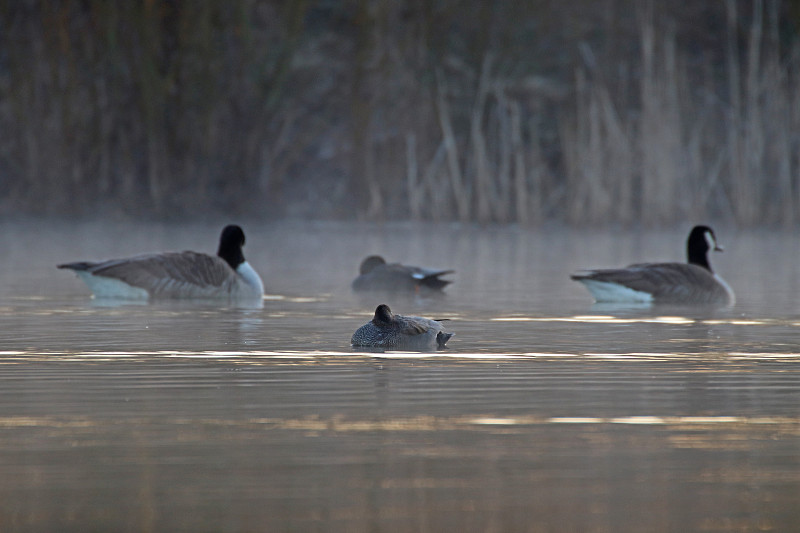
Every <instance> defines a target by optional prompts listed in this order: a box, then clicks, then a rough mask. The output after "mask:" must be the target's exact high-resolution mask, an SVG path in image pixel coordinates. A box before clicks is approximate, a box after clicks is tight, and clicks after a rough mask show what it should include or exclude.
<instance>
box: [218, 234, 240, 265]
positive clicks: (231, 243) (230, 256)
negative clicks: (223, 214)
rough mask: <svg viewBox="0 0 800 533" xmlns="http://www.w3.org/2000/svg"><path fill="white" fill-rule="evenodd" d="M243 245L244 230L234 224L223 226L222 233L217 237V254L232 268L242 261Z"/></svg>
mask: <svg viewBox="0 0 800 533" xmlns="http://www.w3.org/2000/svg"><path fill="white" fill-rule="evenodd" d="M242 246H244V231H242V228H240V227H239V226H236V225H230V226H225V229H223V230H222V235H220V237H219V248H218V249H217V255H218V256H219V257H220V258H222V259H224V260H225V262H226V263H228V264H229V265H230V266H231V268H232V269H234V270H236V268H237V267H238V266H239V265H241V264H242V263H244V253H243V252H242Z"/></svg>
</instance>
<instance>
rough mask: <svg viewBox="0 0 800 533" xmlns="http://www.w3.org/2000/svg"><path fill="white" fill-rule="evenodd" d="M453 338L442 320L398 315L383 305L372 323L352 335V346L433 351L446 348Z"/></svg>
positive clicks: (376, 311)
mask: <svg viewBox="0 0 800 533" xmlns="http://www.w3.org/2000/svg"><path fill="white" fill-rule="evenodd" d="M453 335H454V334H453V333H447V332H445V330H444V327H443V326H442V322H441V320H431V319H429V318H422V317H419V316H403V315H395V314H393V313H392V310H391V309H389V306H388V305H386V304H381V305H379V306H378V307H377V309H375V316H374V317H373V318H372V320H370V321H369V322H367V323H366V324H364V325H363V326H361V327H360V328H358V329H357V330H356V332H355V333H353V337H352V338H351V339H350V344H351V345H352V346H356V347H369V348H394V349H405V350H419V351H430V350H434V349H439V350H441V349H443V348H444V347H445V343H446V342H447V341H448V340H450V337H452V336H453Z"/></svg>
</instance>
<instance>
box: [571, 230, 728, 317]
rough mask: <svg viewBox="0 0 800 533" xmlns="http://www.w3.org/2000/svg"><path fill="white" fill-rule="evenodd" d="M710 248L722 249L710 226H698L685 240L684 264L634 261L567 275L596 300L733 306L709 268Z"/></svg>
mask: <svg viewBox="0 0 800 533" xmlns="http://www.w3.org/2000/svg"><path fill="white" fill-rule="evenodd" d="M711 250H713V251H716V252H722V251H723V248H722V246H720V245H719V244H718V243H717V238H716V235H715V234H714V230H713V229H711V228H710V227H709V226H704V225H698V226H694V227H693V228H692V230H691V231H690V232H689V237H688V239H687V241H686V255H687V262H686V263H637V264H633V265H630V266H628V267H626V268H618V269H601V270H583V271H579V272H576V273H574V274H572V275H571V276H570V277H571V278H572V279H573V280H575V281H578V282H580V283H583V284H584V285H585V286H586V288H587V289H589V291H590V292H591V293H592V295H593V296H594V298H595V301H597V302H616V303H620V302H626V303H668V304H710V305H723V306H725V305H733V303H734V302H735V297H734V294H733V290H732V289H731V288H730V286H729V285H728V284H727V283H726V282H725V280H723V279H722V278H721V277H720V276H719V275H717V274H715V273H714V271H713V270H712V269H711V264H710V263H709V261H708V252H709V251H711Z"/></svg>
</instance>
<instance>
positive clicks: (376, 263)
mask: <svg viewBox="0 0 800 533" xmlns="http://www.w3.org/2000/svg"><path fill="white" fill-rule="evenodd" d="M452 272H454V271H453V270H434V269H429V268H422V267H418V266H409V265H401V264H400V263H387V262H386V260H385V259H383V257H381V256H379V255H371V256H369V257H367V258H366V259H364V261H362V262H361V266H360V268H359V276H358V277H357V278H356V279H355V280H353V290H356V291H401V292H414V291H418V290H421V289H422V290H431V291H441V290H442V289H443V288H444V287H446V286H447V285H448V284H450V283H452V282H451V281H449V280H445V279H440V276H443V275H445V274H451V273H452Z"/></svg>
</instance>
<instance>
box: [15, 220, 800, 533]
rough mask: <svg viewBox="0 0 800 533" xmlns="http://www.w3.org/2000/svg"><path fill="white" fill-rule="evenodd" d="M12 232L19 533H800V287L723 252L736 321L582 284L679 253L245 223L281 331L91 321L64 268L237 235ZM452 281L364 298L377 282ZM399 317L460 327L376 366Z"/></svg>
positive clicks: (171, 307) (498, 232) (206, 227)
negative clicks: (613, 300) (380, 274)
mask: <svg viewBox="0 0 800 533" xmlns="http://www.w3.org/2000/svg"><path fill="white" fill-rule="evenodd" d="M227 222H228V221H219V223H207V224H205V223H204V224H195V225H189V226H183V225H182V226H175V225H168V224H164V225H153V224H145V225H142V226H136V227H134V226H130V225H128V226H123V225H118V224H113V223H112V224H107V223H95V224H91V223H80V224H55V223H47V224H46V223H35V222H25V223H21V224H10V223H8V222H5V223H0V248H1V249H2V250H3V251H4V253H3V254H2V255H0V480H2V481H0V531H3V532H6V531H325V532H327V531H392V532H394V531H431V532H440V531H492V532H494V531H555V532H571V531H575V532H624V531H647V532H658V531H681V532H683V531H781V532H783V531H798V530H800V364H799V363H800V335H798V333H800V299H799V298H798V295H799V294H800V277H799V273H800V268H798V266H797V264H796V263H797V258H798V257H799V254H798V252H800V250H798V241H797V239H796V238H795V236H794V235H792V234H790V233H772V232H767V231H759V232H755V231H748V232H743V231H737V230H734V229H731V228H725V227H718V228H716V230H717V236H718V238H719V240H720V242H721V243H722V244H723V245H725V247H726V251H725V252H724V253H722V254H714V255H713V257H712V258H711V259H712V264H713V265H714V266H715V267H716V270H717V271H718V272H719V273H720V274H721V275H722V276H723V277H724V278H725V279H726V280H727V281H728V282H729V283H730V285H731V286H732V287H733V289H734V290H735V291H736V293H737V303H736V305H735V306H734V307H732V308H723V309H715V308H692V307H668V308H663V307H609V306H596V305H593V304H592V300H591V298H590V296H589V294H588V292H587V291H586V290H585V289H584V288H583V287H582V286H580V285H579V284H577V283H575V282H572V281H570V280H569V276H568V275H569V273H570V272H571V271H573V270H576V269H579V268H582V267H612V266H622V265H625V264H628V263H631V262H634V261H642V260H683V259H684V255H685V250H684V242H685V238H686V233H687V232H688V230H689V227H688V226H687V227H686V228H680V229H677V230H675V231H669V232H649V231H642V232H639V233H630V232H620V231H608V232H605V231H602V232H601V231H589V232H576V231H567V230H562V229H555V230H546V229H543V230H537V231H524V230H520V229H519V228H513V227H512V228H507V227H496V228H488V229H479V228H475V227H472V226H458V225H413V224H387V225H382V226H368V225H352V224H300V223H263V222H260V223H249V224H248V223H246V222H243V223H242V225H243V227H244V229H245V232H246V233H247V238H248V240H247V245H246V247H245V255H246V256H247V258H248V260H249V261H250V262H251V264H252V265H253V266H254V267H255V268H256V269H257V270H258V271H259V272H260V273H261V275H262V277H263V278H264V282H265V286H266V290H267V292H268V295H267V297H266V298H265V301H264V306H263V308H260V309H252V308H251V309H247V308H233V307H228V306H223V307H219V306H213V305H208V304H202V303H194V304H193V303H185V302H160V303H151V304H145V305H136V304H124V305H113V304H111V303H109V302H100V301H95V300H92V299H91V298H90V297H89V293H88V291H87V289H86V288H85V286H84V285H83V284H82V283H81V282H80V281H79V280H78V279H77V278H75V277H74V275H72V274H71V273H69V272H65V271H60V270H56V268H55V264H56V263H59V262H66V261H75V260H84V259H106V258H112V257H124V256H128V255H134V254H138V253H143V252H151V251H164V250H182V249H193V250H197V251H207V252H211V253H213V252H214V251H215V250H216V244H217V238H218V235H219V231H220V229H221V227H222V225H223V224H225V223H227ZM372 253H380V254H382V255H384V256H385V257H386V258H387V259H388V260H390V261H398V260H402V261H404V262H407V263H410V264H419V265H424V266H430V267H442V268H444V267H450V268H454V269H456V271H457V272H456V274H455V275H453V276H452V279H453V280H454V283H453V285H451V286H450V287H449V288H448V289H447V294H446V296H444V297H442V298H435V299H430V298H428V299H415V298H405V299H404V298H388V299H387V298H377V297H374V296H367V297H360V296H356V295H353V294H352V293H351V291H350V289H349V283H350V281H351V280H352V279H353V277H354V276H355V275H356V272H357V269H358V264H359V262H360V261H361V259H362V258H363V257H364V256H366V255H368V254H372ZM378 303H388V304H389V305H390V306H391V307H392V310H393V311H395V312H397V313H401V314H417V315H423V316H428V317H431V318H448V319H450V322H449V323H448V328H449V329H450V330H452V331H454V332H455V333H456V336H455V337H454V338H453V339H452V340H451V341H450V342H449V343H448V344H449V349H448V350H446V351H444V352H440V353H435V354H413V353H396V352H388V353H360V352H356V351H353V350H352V349H351V348H350V347H349V339H350V335H351V334H352V333H353V331H354V330H355V329H356V328H357V327H358V326H360V325H361V324H363V323H365V322H366V321H367V320H369V318H370V317H371V315H372V313H373V312H374V309H375V306H376V305H377V304H378Z"/></svg>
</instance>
